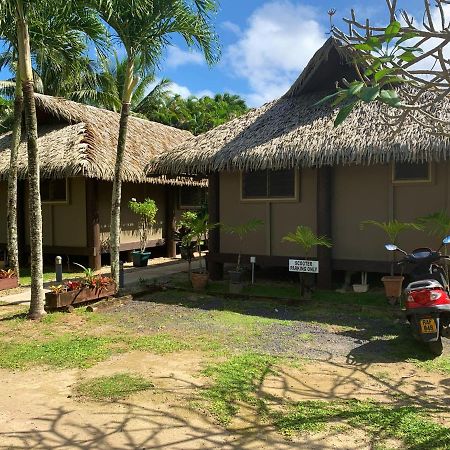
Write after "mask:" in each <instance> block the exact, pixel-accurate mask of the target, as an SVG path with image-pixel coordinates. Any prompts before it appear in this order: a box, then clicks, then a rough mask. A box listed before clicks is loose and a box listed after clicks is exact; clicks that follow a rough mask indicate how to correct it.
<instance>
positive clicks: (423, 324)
mask: <svg viewBox="0 0 450 450" xmlns="http://www.w3.org/2000/svg"><path fill="white" fill-rule="evenodd" d="M420 328H421V330H422V333H423V334H431V333H436V331H437V329H436V321H435V320H434V319H421V321H420Z"/></svg>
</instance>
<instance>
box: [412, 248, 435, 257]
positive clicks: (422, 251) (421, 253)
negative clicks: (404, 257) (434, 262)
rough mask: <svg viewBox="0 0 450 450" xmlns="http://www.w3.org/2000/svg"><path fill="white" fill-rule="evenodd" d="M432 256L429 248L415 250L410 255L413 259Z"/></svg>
mask: <svg viewBox="0 0 450 450" xmlns="http://www.w3.org/2000/svg"><path fill="white" fill-rule="evenodd" d="M432 255H433V252H432V251H431V249H429V248H416V249H415V250H414V251H413V252H412V253H411V256H412V257H413V258H414V259H426V258H430V257H431V256H432Z"/></svg>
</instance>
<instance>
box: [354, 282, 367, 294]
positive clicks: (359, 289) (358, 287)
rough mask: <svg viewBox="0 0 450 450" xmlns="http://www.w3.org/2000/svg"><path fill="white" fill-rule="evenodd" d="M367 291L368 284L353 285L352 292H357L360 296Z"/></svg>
mask: <svg viewBox="0 0 450 450" xmlns="http://www.w3.org/2000/svg"><path fill="white" fill-rule="evenodd" d="M368 290H369V285H368V284H354V285H353V292H357V293H358V294H362V293H363V292H367V291H368Z"/></svg>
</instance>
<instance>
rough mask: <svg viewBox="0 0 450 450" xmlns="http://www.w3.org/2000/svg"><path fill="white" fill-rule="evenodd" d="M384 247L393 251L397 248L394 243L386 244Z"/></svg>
mask: <svg viewBox="0 0 450 450" xmlns="http://www.w3.org/2000/svg"><path fill="white" fill-rule="evenodd" d="M384 248H385V249H386V250H387V251H389V252H395V251H396V250H398V247H397V246H396V245H394V244H386V245H385V246H384Z"/></svg>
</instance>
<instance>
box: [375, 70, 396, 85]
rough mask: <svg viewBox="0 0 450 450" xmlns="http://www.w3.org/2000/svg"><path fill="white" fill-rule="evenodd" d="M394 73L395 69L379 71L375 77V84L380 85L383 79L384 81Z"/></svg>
mask: <svg viewBox="0 0 450 450" xmlns="http://www.w3.org/2000/svg"><path fill="white" fill-rule="evenodd" d="M393 71H394V69H391V68H386V69H382V70H379V71H378V72H376V73H375V76H374V80H375V82H376V83H378V82H379V81H380V80H381V79H383V78H384V77H385V76H386V75H389V74H390V73H392V72H393Z"/></svg>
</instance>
